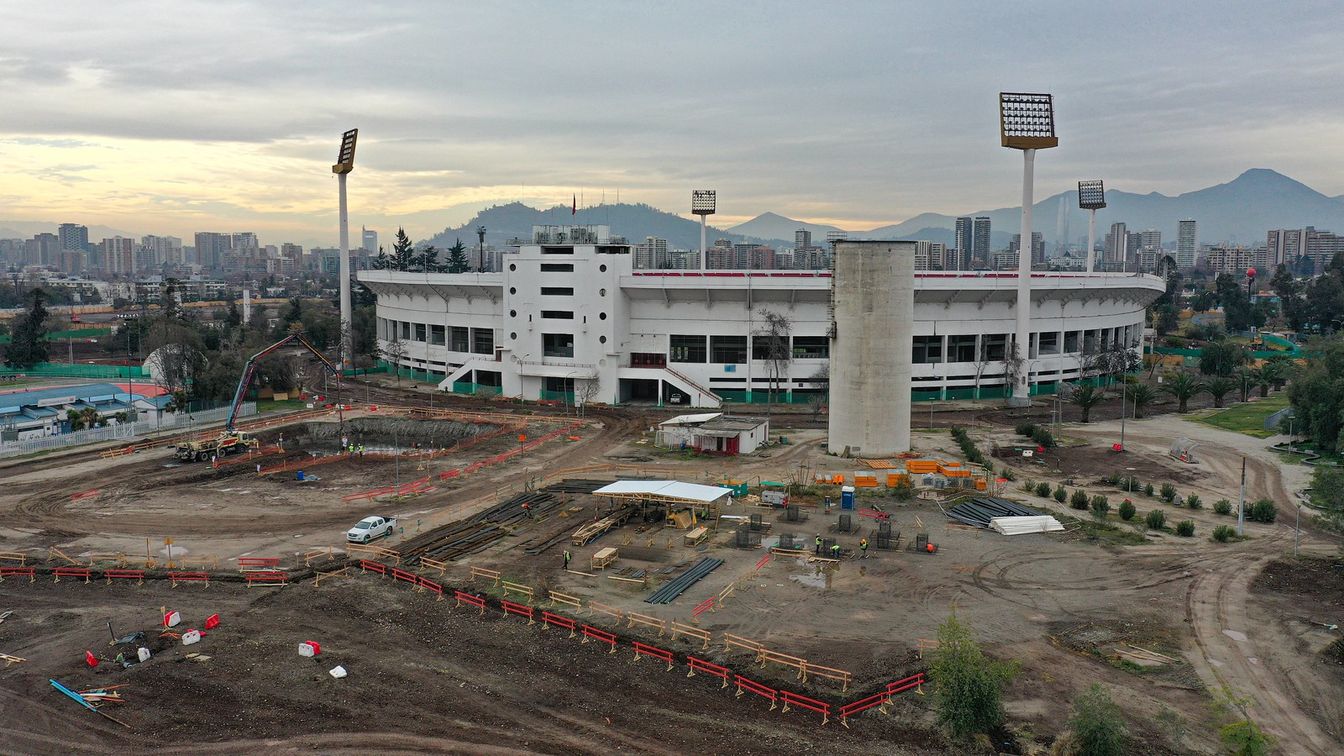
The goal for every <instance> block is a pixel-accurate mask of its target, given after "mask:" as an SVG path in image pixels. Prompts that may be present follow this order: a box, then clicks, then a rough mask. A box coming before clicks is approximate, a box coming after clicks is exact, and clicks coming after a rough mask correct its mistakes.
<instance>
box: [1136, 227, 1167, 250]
mask: <svg viewBox="0 0 1344 756" xmlns="http://www.w3.org/2000/svg"><path fill="white" fill-rule="evenodd" d="M1139 246H1140V247H1156V248H1158V249H1161V248H1162V232H1161V231H1158V230H1156V229H1152V228H1150V229H1148V230H1147V231H1140V232H1139Z"/></svg>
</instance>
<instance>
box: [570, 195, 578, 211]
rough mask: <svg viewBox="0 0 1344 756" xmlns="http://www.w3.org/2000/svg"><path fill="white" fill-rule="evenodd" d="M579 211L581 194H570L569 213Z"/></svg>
mask: <svg viewBox="0 0 1344 756" xmlns="http://www.w3.org/2000/svg"><path fill="white" fill-rule="evenodd" d="M578 212H579V196H578V195H577V194H571V195H569V214H570V215H577V214H578Z"/></svg>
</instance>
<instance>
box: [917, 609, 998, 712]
mask: <svg viewBox="0 0 1344 756" xmlns="http://www.w3.org/2000/svg"><path fill="white" fill-rule="evenodd" d="M932 672H933V700H934V705H935V707H936V708H937V710H938V723H939V724H941V725H942V726H943V727H945V728H947V731H948V732H949V733H950V734H951V735H952V736H953V737H957V738H966V737H969V736H971V735H974V734H976V733H981V732H989V731H990V730H993V729H994V728H996V727H998V726H999V725H1001V724H1002V723H1003V702H1002V698H1001V696H1002V691H1003V686H1004V685H1005V684H1006V683H1007V682H1008V680H1009V679H1011V678H1012V676H1013V674H1014V672H1015V667H1014V666H1013V665H1011V664H1004V663H1000V662H995V661H993V660H991V659H989V658H988V657H986V656H985V654H984V652H983V651H981V650H980V645H979V644H978V643H976V642H975V638H974V637H973V636H972V635H971V631H970V628H968V627H966V626H965V625H963V624H962V623H961V622H960V621H959V620H958V619H957V617H956V615H952V616H950V617H948V618H947V621H946V622H944V623H943V624H942V626H941V627H939V628H938V650H937V651H936V652H934V657H933V669H932Z"/></svg>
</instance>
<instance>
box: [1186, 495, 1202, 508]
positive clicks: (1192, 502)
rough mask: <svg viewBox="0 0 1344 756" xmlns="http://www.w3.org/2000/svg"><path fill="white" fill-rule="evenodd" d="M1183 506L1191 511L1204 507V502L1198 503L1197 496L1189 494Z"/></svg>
mask: <svg viewBox="0 0 1344 756" xmlns="http://www.w3.org/2000/svg"><path fill="white" fill-rule="evenodd" d="M1185 505H1186V506H1187V507H1190V508H1191V509H1200V508H1202V507H1203V506H1204V502H1202V501H1200V500H1199V497H1198V496H1196V495H1194V494H1190V495H1189V496H1187V497H1185Z"/></svg>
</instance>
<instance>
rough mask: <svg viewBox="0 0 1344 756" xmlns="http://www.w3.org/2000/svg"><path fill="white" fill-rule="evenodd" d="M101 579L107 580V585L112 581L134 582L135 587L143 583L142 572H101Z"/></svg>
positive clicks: (143, 573) (143, 572)
mask: <svg viewBox="0 0 1344 756" xmlns="http://www.w3.org/2000/svg"><path fill="white" fill-rule="evenodd" d="M103 577H105V578H107V582H109V583H110V582H112V581H113V580H134V581H136V582H135V584H136V585H144V583H145V571H144V570H103Z"/></svg>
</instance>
